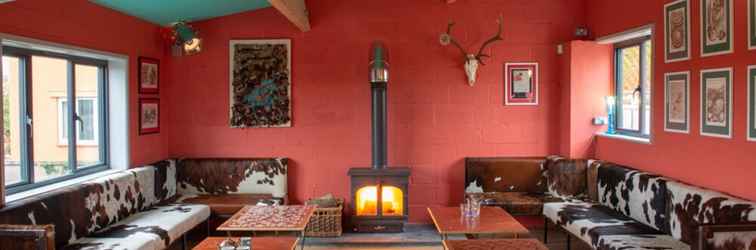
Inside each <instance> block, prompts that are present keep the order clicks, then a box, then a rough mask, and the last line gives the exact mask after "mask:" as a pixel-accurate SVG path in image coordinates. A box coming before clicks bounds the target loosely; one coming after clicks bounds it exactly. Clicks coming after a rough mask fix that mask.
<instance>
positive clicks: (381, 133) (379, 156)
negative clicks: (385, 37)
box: [370, 42, 389, 169]
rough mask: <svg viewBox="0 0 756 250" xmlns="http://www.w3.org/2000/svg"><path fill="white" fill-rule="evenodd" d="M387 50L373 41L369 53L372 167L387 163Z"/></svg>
mask: <svg viewBox="0 0 756 250" xmlns="http://www.w3.org/2000/svg"><path fill="white" fill-rule="evenodd" d="M388 69H389V63H388V51H387V50H386V47H385V46H384V45H383V43H381V42H374V43H373V46H372V49H371V53H370V90H371V97H372V116H371V127H372V133H371V142H372V145H371V147H372V158H373V168H374V169H383V168H386V165H387V162H388V161H387V159H388V157H387V155H388V152H387V145H388V142H387V139H386V137H387V135H386V133H387V132H388V130H387V129H386V128H387V120H388V117H387V116H388V115H387V114H386V112H387V111H386V110H387V107H386V105H387V104H386V99H387V96H386V85H387V84H388V76H389V75H388Z"/></svg>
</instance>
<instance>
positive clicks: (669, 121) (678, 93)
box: [664, 71, 690, 134]
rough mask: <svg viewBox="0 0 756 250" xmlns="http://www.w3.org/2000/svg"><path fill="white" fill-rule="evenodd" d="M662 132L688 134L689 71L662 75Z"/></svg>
mask: <svg viewBox="0 0 756 250" xmlns="http://www.w3.org/2000/svg"><path fill="white" fill-rule="evenodd" d="M664 131H666V132H672V133H683V134H687V133H690V71H683V72H672V73H667V74H664Z"/></svg>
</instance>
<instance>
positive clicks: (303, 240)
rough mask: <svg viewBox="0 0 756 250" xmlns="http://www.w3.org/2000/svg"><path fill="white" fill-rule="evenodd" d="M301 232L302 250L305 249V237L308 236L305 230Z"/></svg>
mask: <svg viewBox="0 0 756 250" xmlns="http://www.w3.org/2000/svg"><path fill="white" fill-rule="evenodd" d="M301 234H302V248H301V249H302V250H304V245H305V238H306V237H307V236H305V231H302V233H301Z"/></svg>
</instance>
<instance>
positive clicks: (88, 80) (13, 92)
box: [3, 56, 102, 185]
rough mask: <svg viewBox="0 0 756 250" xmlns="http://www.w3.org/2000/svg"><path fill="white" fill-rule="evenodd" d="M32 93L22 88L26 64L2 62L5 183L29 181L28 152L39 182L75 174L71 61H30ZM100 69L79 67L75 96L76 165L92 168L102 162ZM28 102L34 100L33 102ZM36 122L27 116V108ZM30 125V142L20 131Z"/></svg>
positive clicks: (15, 60) (14, 60)
mask: <svg viewBox="0 0 756 250" xmlns="http://www.w3.org/2000/svg"><path fill="white" fill-rule="evenodd" d="M29 58H30V61H31V62H30V63H31V65H33V67H32V68H31V69H32V70H31V72H30V73H31V79H32V82H31V83H27V84H31V85H32V88H31V93H24V91H23V87H22V84H23V82H22V79H23V78H22V77H23V75H22V73H23V72H22V70H21V67H23V60H21V59H19V58H16V57H11V56H4V57H3V115H4V117H5V118H6V119H5V120H4V125H5V129H4V134H3V136H4V138H5V140H4V143H5V144H4V146H5V152H4V153H5V183H6V185H13V184H17V183H20V182H25V181H28V178H27V177H25V176H28V175H29V173H28V170H24V169H23V168H22V165H23V161H24V159H25V157H27V156H25V153H24V152H23V148H24V146H25V145H26V148H28V149H29V150H30V152H29V153H30V154H28V157H29V158H28V159H32V162H33V166H34V168H33V170H32V171H33V175H34V182H40V181H45V180H49V179H52V178H55V177H60V176H64V175H67V174H70V173H72V171H73V167H70V166H69V159H70V156H69V154H70V151H69V145H70V144H69V141H68V140H69V138H68V133H69V128H68V116H69V114H68V106H67V105H68V100H67V96H68V87H69V84H68V81H69V79H68V78H69V72H70V71H69V68H68V67H69V63H70V62H69V61H68V60H66V59H59V58H50V57H43V56H31V57H29ZM99 70H100V69H99V68H98V67H95V66H87V65H78V64H77V65H75V67H74V72H75V74H74V75H75V89H76V91H75V96H76V103H75V106H76V119H75V124H76V128H75V130H76V137H77V141H76V150H75V153H76V159H77V163H76V165H77V166H79V167H86V166H93V165H97V164H99V163H101V162H102V159H101V155H102V154H101V152H100V150H101V148H100V145H99V144H100V141H99V137H100V134H99V133H100V130H99V129H100V124H99V123H100V119H99V114H98V106H99V105H98V104H99V97H98V91H99V90H98V86H99V84H98V83H99V74H100V73H99ZM29 98H31V99H30V100H29ZM24 103H26V105H28V106H27V107H26V108H27V109H28V112H29V113H30V114H31V115H32V116H33V117H34V118H33V119H29V121H24V120H27V118H26V117H27V116H26V115H22V114H21V113H22V110H23V104H24ZM27 124H29V125H30V129H29V130H28V133H30V135H29V136H28V137H29V138H32V139H30V140H27V139H25V138H24V135H22V134H21V132H22V129H21V126H25V125H27Z"/></svg>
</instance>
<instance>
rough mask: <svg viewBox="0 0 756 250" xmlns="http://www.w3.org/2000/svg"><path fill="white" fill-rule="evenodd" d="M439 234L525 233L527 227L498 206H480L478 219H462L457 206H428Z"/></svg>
mask: <svg viewBox="0 0 756 250" xmlns="http://www.w3.org/2000/svg"><path fill="white" fill-rule="evenodd" d="M428 213H429V214H430V216H431V219H433V224H435V225H436V229H437V230H438V233H440V234H499V233H508V234H510V233H511V234H516V235H519V234H527V233H529V231H528V229H527V228H525V227H524V226H523V225H522V224H520V222H518V221H517V220H516V219H515V218H514V217H512V215H510V214H509V213H507V211H504V209H501V208H499V207H485V206H483V207H480V217H479V218H478V219H474V220H473V219H464V218H462V216H461V213H460V211H459V207H433V208H428Z"/></svg>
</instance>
